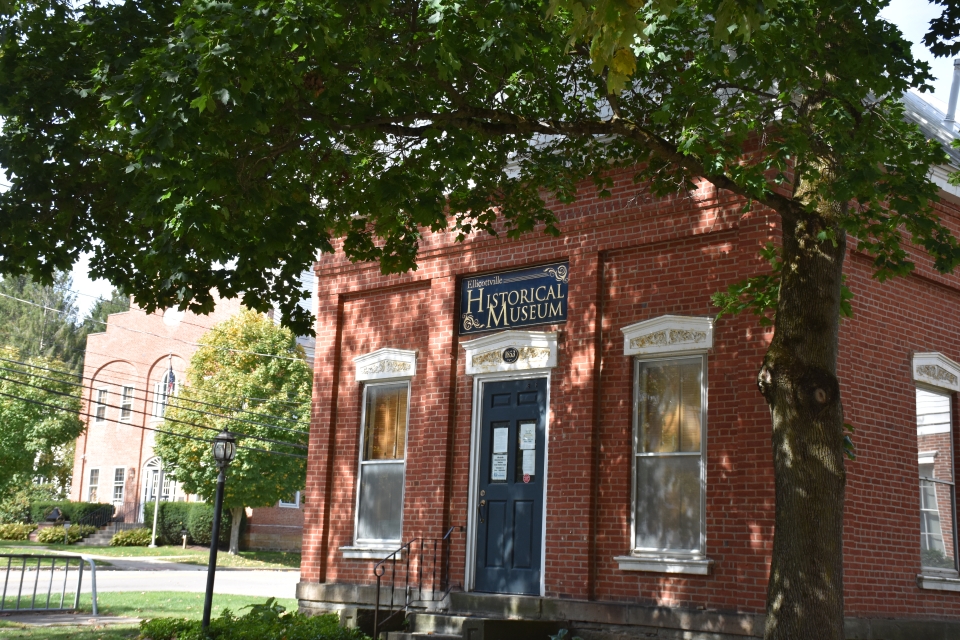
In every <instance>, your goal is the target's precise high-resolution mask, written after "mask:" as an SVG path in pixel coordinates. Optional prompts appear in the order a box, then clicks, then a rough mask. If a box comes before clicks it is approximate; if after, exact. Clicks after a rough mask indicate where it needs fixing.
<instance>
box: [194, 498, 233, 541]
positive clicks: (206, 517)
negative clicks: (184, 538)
mask: <svg viewBox="0 0 960 640" xmlns="http://www.w3.org/2000/svg"><path fill="white" fill-rule="evenodd" d="M232 521H233V520H232V518H231V516H230V512H229V511H227V510H226V509H224V510H223V514H222V516H221V518H220V544H221V545H224V544H229V542H230V524H231V522H232ZM187 531H188V532H189V534H190V539H191V540H193V543H194V544H202V545H204V546H206V545H209V544H210V534H211V533H212V532H213V505H212V504H207V503H205V502H197V503H194V506H193V509H192V510H191V512H190V519H189V520H188V521H187Z"/></svg>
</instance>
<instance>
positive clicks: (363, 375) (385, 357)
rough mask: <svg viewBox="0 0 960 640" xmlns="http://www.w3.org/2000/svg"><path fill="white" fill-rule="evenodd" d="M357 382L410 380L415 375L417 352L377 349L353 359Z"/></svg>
mask: <svg viewBox="0 0 960 640" xmlns="http://www.w3.org/2000/svg"><path fill="white" fill-rule="evenodd" d="M353 363H354V364H355V365H356V370H357V382H366V381H368V380H384V379H387V378H412V377H413V376H415V375H416V373H417V352H416V351H409V350H407V349H390V348H386V347H385V348H383V349H377V350H376V351H372V352H370V353H365V354H363V355H362V356H357V357H356V358H354V359H353Z"/></svg>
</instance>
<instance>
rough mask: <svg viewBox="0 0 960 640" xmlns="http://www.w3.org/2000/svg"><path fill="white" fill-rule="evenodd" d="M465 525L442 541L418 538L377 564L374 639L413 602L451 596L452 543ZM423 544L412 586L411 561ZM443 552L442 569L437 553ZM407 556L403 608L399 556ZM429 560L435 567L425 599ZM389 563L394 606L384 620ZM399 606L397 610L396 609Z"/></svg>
mask: <svg viewBox="0 0 960 640" xmlns="http://www.w3.org/2000/svg"><path fill="white" fill-rule="evenodd" d="M463 530H464V528H463V527H462V526H456V527H450V528H449V529H448V530H447V532H446V533H445V534H444V536H443V537H442V538H414V539H413V540H410V541H409V542H407V543H406V544H404V545H403V546H401V547H400V548H399V549H397V550H396V551H394V552H393V553H391V554H390V555H388V556H387V557H386V558H384V559H383V560H381V561H380V562H378V563H377V564H375V565H373V575H374V576H375V577H376V579H377V594H376V598H375V602H374V609H373V638H374V640H378V637H379V634H380V627H381V625H385V624H386V623H387V622H389V621H390V620H392V619H393V618H394V617H395V616H398V615H400V614H402V613H403V612H404V611H406V610H407V607H408V606H410V603H412V602H435V601H437V600H443V599H444V598H446V597H447V594H448V593H450V590H451V589H452V586H451V585H450V540H451V537H450V536H451V535H452V534H453V532H454V531H463ZM418 545H419V551H420V553H419V556H418V557H417V564H416V576H415V578H416V584H415V585H411V584H410V558H411V557H413V555H414V548H415V547H417V546H418ZM438 549H439V555H440V562H442V563H443V564H442V566H441V565H440V563H438V561H437V554H438ZM404 552H406V555H405V557H404V558H405V561H406V562H405V564H404V566H403V567H402V568H401V571H402V574H403V575H402V576H401V579H402V580H403V590H404V598H403V605H402V606H398V605H396V597H395V594H396V589H397V556H398V555H401V554H404ZM428 561H429V563H430V565H431V567H430V569H428V575H427V577H428V578H429V579H430V597H429V598H424V597H423V592H424V588H423V587H424V582H423V574H424V570H423V568H424V565H425V564H427V562H428ZM387 562H389V563H390V605H389V608H387V610H386V611H385V613H386V614H387V616H386V617H385V618H383V619H382V620H381V619H380V587H381V582H382V580H383V577H384V575H385V574H386V572H387ZM438 568H439V571H440V578H439V581H438V580H437V570H438ZM413 592H416V594H417V597H416V598H413V597H412V595H413ZM438 593H441V595H440V597H439V598H438V597H437V594H438ZM394 606H396V607H397V608H396V610H394Z"/></svg>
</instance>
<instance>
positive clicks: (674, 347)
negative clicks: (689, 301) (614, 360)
mask: <svg viewBox="0 0 960 640" xmlns="http://www.w3.org/2000/svg"><path fill="white" fill-rule="evenodd" d="M621 331H622V332H623V355H626V356H646V355H653V354H669V353H704V352H706V351H707V350H708V349H712V348H713V318H703V317H699V316H660V317H659V318H653V319H652V320H644V321H643V322H638V323H636V324H632V325H630V326H629V327H624V328H623V329H621Z"/></svg>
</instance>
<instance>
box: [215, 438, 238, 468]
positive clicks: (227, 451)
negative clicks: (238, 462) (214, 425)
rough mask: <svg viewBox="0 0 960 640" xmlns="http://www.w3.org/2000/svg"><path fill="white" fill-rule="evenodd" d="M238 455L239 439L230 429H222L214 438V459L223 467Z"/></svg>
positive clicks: (218, 465)
mask: <svg viewBox="0 0 960 640" xmlns="http://www.w3.org/2000/svg"><path fill="white" fill-rule="evenodd" d="M236 455H237V439H236V438H235V437H234V436H233V434H232V433H230V432H229V431H221V432H220V433H218V434H217V436H216V437H215V438H214V439H213V459H214V460H216V461H217V467H220V468H223V467H226V466H228V465H229V464H230V463H231V462H233V458H234V457H235V456H236Z"/></svg>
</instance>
